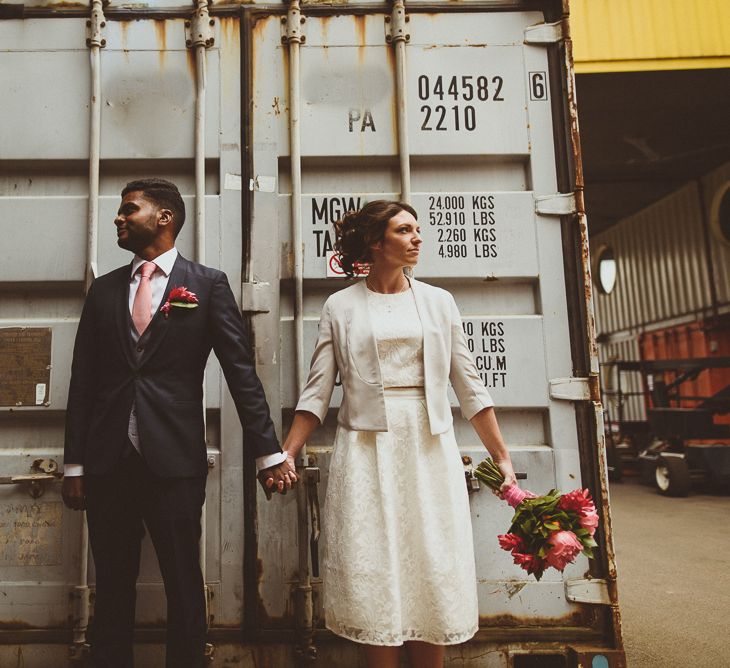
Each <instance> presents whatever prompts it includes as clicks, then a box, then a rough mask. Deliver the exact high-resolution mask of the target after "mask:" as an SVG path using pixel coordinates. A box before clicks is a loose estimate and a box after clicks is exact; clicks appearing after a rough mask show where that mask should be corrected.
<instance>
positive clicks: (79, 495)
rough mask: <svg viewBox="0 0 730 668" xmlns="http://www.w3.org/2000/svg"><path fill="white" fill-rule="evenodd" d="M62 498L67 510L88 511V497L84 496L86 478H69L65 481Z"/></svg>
mask: <svg viewBox="0 0 730 668" xmlns="http://www.w3.org/2000/svg"><path fill="white" fill-rule="evenodd" d="M61 496H62V497H63V502H64V503H65V504H66V507H67V508H71V510H86V497H85V496H84V476H82V475H74V476H67V477H64V479H63V485H62V486H61Z"/></svg>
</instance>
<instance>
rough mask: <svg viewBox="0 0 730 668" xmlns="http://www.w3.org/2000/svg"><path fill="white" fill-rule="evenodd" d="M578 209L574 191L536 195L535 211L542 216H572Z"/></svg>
mask: <svg viewBox="0 0 730 668" xmlns="http://www.w3.org/2000/svg"><path fill="white" fill-rule="evenodd" d="M577 210H578V207H577V206H576V203H575V194H574V193H556V194H555V195H542V196H538V197H535V211H536V212H537V213H539V214H540V215H541V216H570V215H572V214H574V213H575V212H576V211H577Z"/></svg>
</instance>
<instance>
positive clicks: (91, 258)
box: [69, 0, 106, 661]
mask: <svg viewBox="0 0 730 668" xmlns="http://www.w3.org/2000/svg"><path fill="white" fill-rule="evenodd" d="M105 26H106V21H105V18H104V10H103V7H102V0H92V1H91V15H90V17H89V20H88V21H87V22H86V27H87V39H86V45H87V46H88V47H89V64H90V68H91V90H90V95H89V201H88V208H87V228H86V272H85V275H84V291H85V292H88V291H89V288H90V287H91V284H92V283H93V281H94V278H95V277H96V276H97V274H98V255H99V159H100V154H101V49H102V48H103V47H104V46H106V40H105V39H104V38H103V37H102V29H103V28H104V27H105ZM73 595H74V601H75V613H74V628H73V644H72V645H71V647H70V648H69V657H70V658H71V659H73V660H79V661H81V660H83V659H84V657H85V655H86V653H87V649H88V645H87V644H86V631H87V629H88V626H89V528H88V525H87V523H86V513H84V514H83V515H82V518H81V536H80V541H79V579H78V584H77V585H76V587H74V592H73Z"/></svg>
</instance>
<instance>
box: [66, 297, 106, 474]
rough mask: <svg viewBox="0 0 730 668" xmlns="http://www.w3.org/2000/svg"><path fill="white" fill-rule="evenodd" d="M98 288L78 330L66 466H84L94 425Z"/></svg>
mask: <svg viewBox="0 0 730 668" xmlns="http://www.w3.org/2000/svg"><path fill="white" fill-rule="evenodd" d="M95 294H96V292H95V284H93V283H92V285H91V287H90V288H89V293H88V294H87V295H86V301H85V302H84V308H83V310H82V311H81V319H80V320H79V327H78V329H77V330H76V341H75V343H74V351H73V360H72V362H71V382H70V384H69V388H68V403H67V405H66V435H65V439H64V448H63V462H64V465H66V464H81V465H82V464H83V463H84V452H85V449H86V434H87V432H88V429H89V424H90V422H91V417H92V411H93V407H94V398H95V396H96V388H97V371H98V365H97V353H98V346H99V340H98V334H97V316H96V312H95V308H94V300H95Z"/></svg>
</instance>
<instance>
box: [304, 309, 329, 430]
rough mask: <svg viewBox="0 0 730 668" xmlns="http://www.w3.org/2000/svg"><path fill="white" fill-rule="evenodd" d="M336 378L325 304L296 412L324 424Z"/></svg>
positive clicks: (327, 310) (327, 311) (327, 312)
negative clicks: (306, 414) (305, 414)
mask: <svg viewBox="0 0 730 668" xmlns="http://www.w3.org/2000/svg"><path fill="white" fill-rule="evenodd" d="M336 378H337V360H336V358H335V350H334V342H333V340H332V315H331V312H330V305H329V302H326V303H325V305H324V308H323V309H322V317H321V318H320V320H319V336H318V337H317V345H316V346H315V348H314V354H313V355H312V362H311V364H310V367H309V377H308V378H307V384H306V385H305V387H304V390H303V391H302V394H301V396H300V397H299V402H298V403H297V408H296V410H298V411H308V412H309V413H314V415H316V416H317V417H318V418H319V421H320V422H324V419H325V416H326V415H327V409H328V408H329V405H330V399H331V398H332V391H333V390H334V389H335V379H336Z"/></svg>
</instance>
